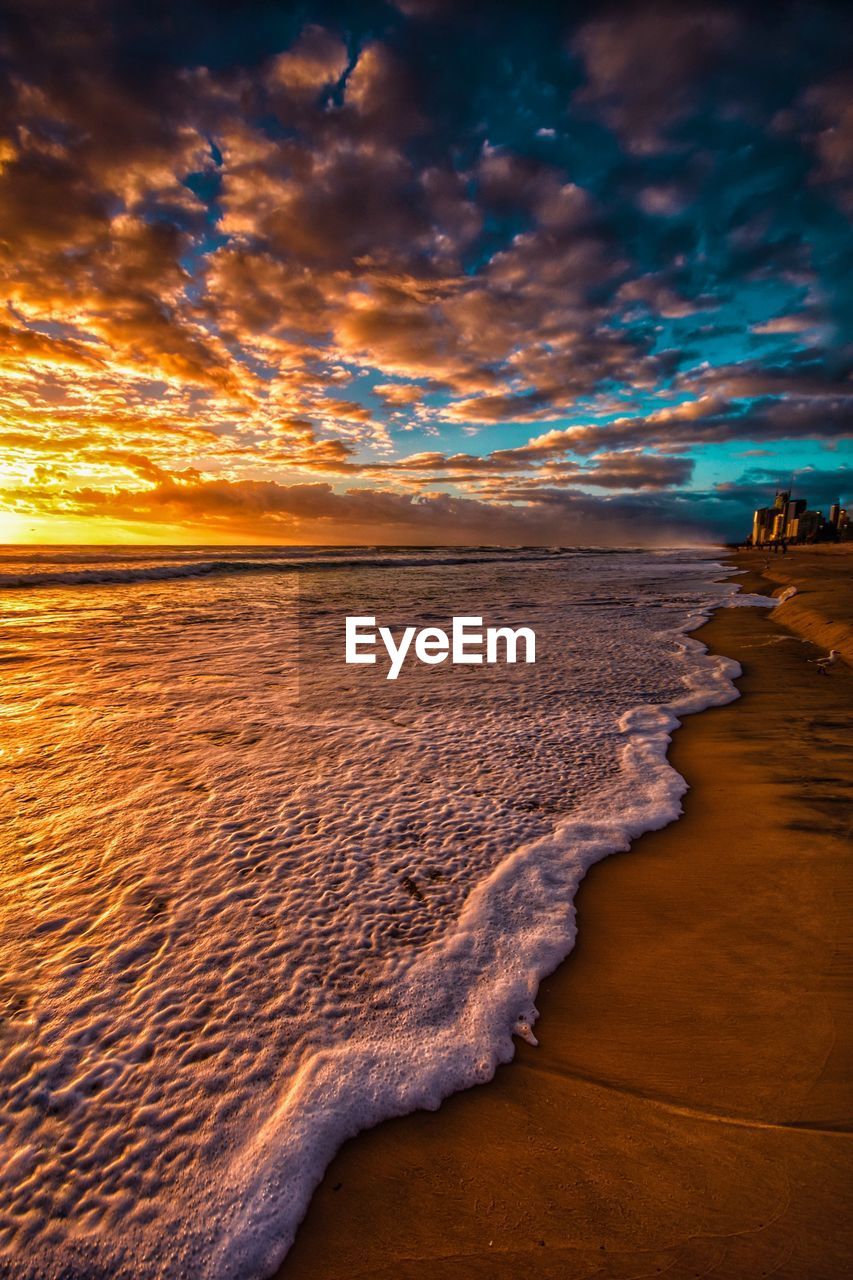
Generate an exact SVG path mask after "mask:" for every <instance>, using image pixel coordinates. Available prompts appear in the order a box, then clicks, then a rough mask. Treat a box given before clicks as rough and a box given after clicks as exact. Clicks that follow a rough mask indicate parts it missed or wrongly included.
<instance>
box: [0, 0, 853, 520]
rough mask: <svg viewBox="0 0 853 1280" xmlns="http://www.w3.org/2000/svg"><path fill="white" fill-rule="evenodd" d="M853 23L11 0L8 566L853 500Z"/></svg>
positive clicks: (2, 442)
mask: <svg viewBox="0 0 853 1280" xmlns="http://www.w3.org/2000/svg"><path fill="white" fill-rule="evenodd" d="M851 55H853V11H851V14H850V16H846V15H845V8H844V6H840V5H839V6H836V5H826V4H823V5H822V4H820V3H809V4H785V3H777V4H774V5H772V6H768V7H765V6H760V5H750V4H743V3H740V4H737V5H724V4H719V5H718V4H713V3H709V4H707V5H703V4H701V3H699V4H690V5H685V4H655V3H646V4H642V5H638V4H633V5H624V4H622V5H607V4H605V3H598V4H596V5H594V6H590V5H580V4H575V5H572V4H569V3H562V4H559V5H549V4H538V3H536V2H535V0H529V2H528V3H524V4H521V3H515V4H501V3H500V0H492V3H490V4H482V5H481V4H477V3H476V2H469V3H466V4H464V5H463V4H460V3H458V2H453V3H451V2H449V0H395V2H394V3H392V2H390V0H385V2H382V0H371V2H365V3H350V4H344V3H319V2H318V3H304V4H286V5H283V4H280V3H277V4H273V3H255V2H253V0H244V2H243V3H239V4H238V3H230V4H229V3H224V2H223V0H220V2H219V3H216V4H213V3H203V2H202V0H196V2H195V3H192V2H190V3H180V0H170V3H163V2H162V0H149V2H148V3H146V4H133V3H108V2H107V0H73V3H71V2H66V3H48V2H47V0H0V291H2V311H0V541H6V542H47V543H52V542H84V543H85V542H92V543H104V542H107V543H121V542H125V541H127V542H167V543H176V542H183V543H208V542H210V543H240V542H269V543H339V544H340V543H367V544H437V543H510V544H519V543H526V544H538V543H547V544H562V545H571V544H585V545H590V544H605V545H664V544H673V543H683V542H696V541H700V542H705V541H708V540H720V539H732V538H735V539H736V538H742V537H745V536H746V535H747V533H748V532H749V529H750V526H751V512H752V509H753V507H755V506H757V505H768V504H771V503H772V499H773V493H774V490H775V488H776V485H777V484H780V485H782V486H784V487H785V488H788V487H790V486H791V485H793V488H794V491H795V494H796V496H801V497H805V498H807V499H808V501H809V505H810V506H819V507H820V506H822V507H824V508H826V507H827V506H828V505H829V503H831V502H835V501H838V500H839V499H840V500H841V501H842V502H847V501H851V500H853V486H851V481H850V474H851V469H850V459H851V450H850V433H851V426H853V381H852V380H851V370H853V288H851V283H852V282H851V274H852V273H851V264H853V238H851V233H850V217H851V213H853V75H851V70H850V68H851V67H853V56H851Z"/></svg>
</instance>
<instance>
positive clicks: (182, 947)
mask: <svg viewBox="0 0 853 1280" xmlns="http://www.w3.org/2000/svg"><path fill="white" fill-rule="evenodd" d="M736 590H737V588H736V585H735V584H734V582H733V581H732V579H731V577H730V576H729V574H728V570H726V569H724V568H723V567H722V566H721V565H720V564H719V562H718V560H717V559H715V556H714V553H713V552H712V551H697V550H688V551H667V550H662V551H655V552H641V551H631V552H612V551H609V552H608V551H595V550H583V549H571V548H568V549H567V548H553V549H544V550H543V549H530V548H528V549H516V550H507V549H502V550H495V549H488V548H479V549H469V550H454V549H450V550H449V549H447V548H441V549H424V550H413V549H412V548H401V549H388V548H374V549H360V550H347V549H340V548H324V549H311V548H256V547H248V548H247V547H238V548H218V547H217V548H210V547H206V548H151V547H145V548H139V549H133V550H131V549H128V548H121V549H119V548H74V547H66V548H56V547H51V548H40V549H27V548H16V547H7V548H2V549H0V688H2V702H0V714H2V725H3V731H2V737H0V746H2V754H0V821H2V832H3V839H2V852H0V856H2V865H3V889H4V892H3V896H2V902H1V903H0V937H2V949H3V970H2V977H0V1141H1V1142H2V1145H0V1267H2V1268H3V1274H5V1275H8V1276H12V1277H15V1278H16V1280H27V1278H30V1277H35V1276H44V1277H55V1278H56V1280H59V1277H62V1278H63V1280H83V1278H86V1280H90V1278H94V1277H98V1278H99V1280H100V1278H104V1280H106V1277H110V1280H116V1278H118V1277H125V1276H127V1277H133V1280H158V1278H159V1280H165V1278H166V1277H170V1278H171V1277H180V1276H185V1277H188V1278H191V1280H200V1278H201V1277H204V1278H205V1280H208V1278H209V1280H237V1278H238V1277H239V1278H240V1280H255V1278H257V1280H261V1278H262V1277H264V1276H268V1275H269V1274H271V1272H272V1271H273V1270H274V1269H275V1268H276V1266H277V1265H278V1264H279V1263H280V1261H281V1259H282V1257H283V1256H284V1255H285V1253H286V1250H287V1248H288V1247H289V1245H290V1243H291V1241H292V1239H293V1235H294V1232H295V1230H296V1228H297V1226H298V1224H299V1221H300V1219H301V1217H302V1215H303V1214H304V1211H305V1209H306V1206H307V1203H308V1200H309V1198H310V1196H311V1193H312V1190H313V1189H314V1187H315V1186H316V1184H317V1182H318V1181H319V1179H320V1177H321V1176H322V1173H323V1170H324V1168H325V1166H326V1165H327V1163H328V1162H329V1160H330V1159H331V1157H332V1155H333V1154H334V1152H335V1151H336V1149H337V1148H338V1147H339V1146H340V1145H341V1143H342V1142H343V1141H344V1140H345V1139H347V1138H348V1137H350V1136H351V1135H353V1134H355V1133H356V1132H357V1131H359V1130H361V1129H363V1128H366V1127H368V1126H370V1125H373V1124H376V1123H377V1122H378V1121H380V1120H382V1119H384V1118H386V1117H389V1116H392V1115H397V1114H401V1113H404V1112H407V1111H412V1110H414V1109H417V1108H435V1107H437V1106H438V1105H439V1103H440V1102H441V1101H442V1099H443V1098H445V1097H447V1096H448V1095H449V1094H450V1093H452V1092H454V1091H456V1090H459V1089H463V1088H466V1087H469V1086H471V1085H474V1084H476V1083H480V1082H484V1081H487V1080H488V1079H489V1078H490V1077H491V1076H492V1075H493V1073H494V1071H495V1068H496V1066H497V1065H498V1064H499V1063H502V1062H506V1061H508V1060H509V1059H510V1058H511V1057H512V1054H513V1047H514V1036H523V1037H525V1038H527V1039H529V1040H533V1039H535V1034H534V1024H535V1021H536V1016H537V1015H536V1009H535V997H536V990H537V986H538V983H539V981H540V979H541V978H542V977H543V976H544V975H546V974H547V973H549V972H551V971H552V970H553V969H554V968H555V967H556V965H557V964H558V963H559V962H560V961H561V960H562V959H564V957H565V956H566V955H567V954H568V953H569V952H570V950H571V948H572V945H573V942H574V937H575V918H574V911H573V906H572V903H573V897H574V894H575V891H576V888H577V885H578V882H579V880H580V879H581V877H582V876H583V873H584V871H585V869H586V868H587V867H588V866H589V865H590V864H591V863H592V862H594V861H595V860H597V859H599V858H601V857H604V856H605V855H607V854H609V853H613V852H616V851H621V850H625V849H627V848H628V845H629V843H630V841H631V840H632V839H633V838H634V837H636V836H638V835H639V834H640V833H641V832H643V831H646V830H649V829H653V828H657V827H661V826H663V825H665V824H666V823H668V822H670V821H672V820H673V819H674V818H676V817H677V815H678V813H679V810H680V799H681V796H682V794H683V792H684V790H685V783H684V781H683V780H682V778H681V777H680V776H679V775H678V774H677V773H676V772H675V771H674V770H673V769H672V768H671V767H670V766H669V765H668V764H667V761H666V748H667V745H668V742H669V736H670V734H671V732H672V730H673V729H674V728H675V727H676V725H677V723H678V719H679V717H681V716H682V715H684V714H686V713H688V712H693V711H698V710H701V709H702V708H703V707H706V706H709V705H712V704H715V703H723V702H726V701H728V700H730V699H732V698H734V697H736V696H737V695H736V691H735V688H734V685H733V684H732V679H733V677H735V676H736V675H737V674H738V668H737V665H736V664H735V663H733V662H731V661H729V660H727V659H725V658H721V657H712V656H709V655H708V654H706V653H705V651H704V649H703V647H702V646H701V645H700V644H699V643H698V642H696V641H695V640H693V639H691V638H690V637H689V635H688V634H687V633H688V632H689V631H690V630H691V629H695V628H696V627H697V626H698V625H699V624H700V622H701V621H702V620H703V619H704V618H706V617H707V616H708V615H709V612H710V611H711V610H712V609H713V608H714V607H715V606H717V605H720V604H722V603H726V602H727V601H730V600H731V598H732V596H733V594H734V593H735V591H736ZM470 614H476V615H482V616H483V618H484V620H485V621H486V622H490V623H491V622H494V623H496V624H508V623H512V624H513V625H515V626H519V625H522V624H526V625H529V626H531V627H534V628H535V630H536V635H537V661H536V664H535V665H526V664H519V665H516V666H514V667H509V666H504V665H501V664H498V665H495V666H486V665H483V666H465V667H452V666H450V665H449V664H443V665H437V666H430V667H426V666H421V665H409V666H406V667H404V669H403V670H402V671H401V674H400V677H399V679H398V680H397V681H394V682H390V681H388V680H386V679H385V678H384V671H383V670H382V669H381V668H380V667H379V666H378V665H377V667H375V668H368V667H347V666H345V665H343V663H342V660H341V659H342V653H343V620H344V617H345V616H346V615H376V617H377V619H378V621H379V622H385V621H387V622H388V624H389V625H392V626H394V627H402V626H403V625H404V624H407V623H411V624H414V625H417V626H436V625H438V626H440V625H446V624H447V623H448V622H449V620H450V618H451V617H452V616H454V615H470ZM614 945H616V946H618V939H615V940H614Z"/></svg>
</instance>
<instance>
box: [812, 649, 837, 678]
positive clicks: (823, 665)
mask: <svg viewBox="0 0 853 1280" xmlns="http://www.w3.org/2000/svg"><path fill="white" fill-rule="evenodd" d="M840 657H841V654H840V652H839V650H838V649H830V651H829V654H828V656H827V657H825V658H812V659H811V661H812V662H814V664H815V666H816V667H817V669H818V671H819V672H820V674H821V675H822V676H825V675H828V674H829V668H830V667H834V666H835V664H836V662H838V660H839V658H840Z"/></svg>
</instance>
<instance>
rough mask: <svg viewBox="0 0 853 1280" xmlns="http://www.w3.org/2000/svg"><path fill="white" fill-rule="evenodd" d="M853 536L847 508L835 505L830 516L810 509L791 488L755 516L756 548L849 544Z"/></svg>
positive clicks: (778, 491) (780, 491)
mask: <svg viewBox="0 0 853 1280" xmlns="http://www.w3.org/2000/svg"><path fill="white" fill-rule="evenodd" d="M851 534H853V527H851V524H850V519H849V515H848V512H847V508H846V507H844V506H842V505H841V503H840V502H833V503H831V504H830V507H829V514H828V516H824V513H823V511H821V510H820V509H817V508H810V507H809V503H808V499H807V498H794V497H792V495H791V490H790V489H777V490H776V493H775V494H774V497H773V505H772V507H758V508H757V509H756V510H755V511H754V512H753V516H752V533H751V541H752V545H753V546H761V545H762V544H763V543H766V542H781V541H785V542H795V543H802V542H836V541H847V539H848V538H849V537H850V536H851Z"/></svg>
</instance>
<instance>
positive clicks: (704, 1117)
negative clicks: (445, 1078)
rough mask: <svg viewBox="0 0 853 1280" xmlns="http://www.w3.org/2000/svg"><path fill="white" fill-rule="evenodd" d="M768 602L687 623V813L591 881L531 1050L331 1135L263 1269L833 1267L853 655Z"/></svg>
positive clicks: (813, 1270)
mask: <svg viewBox="0 0 853 1280" xmlns="http://www.w3.org/2000/svg"><path fill="white" fill-rule="evenodd" d="M846 550H847V549H845V551H846ZM759 557H760V558H759ZM740 559H741V563H743V564H747V565H749V566H750V568H755V567H760V566H761V564H763V561H764V559H765V557H764V556H763V555H762V554H761V553H759V552H753V553H749V554H747V555H745V556H742V557H741V558H740ZM797 559H799V560H800V563H801V568H800V570H799V580H800V582H801V583H802V586H803V595H802V599H801V601H800V603H801V605H802V604H803V603H804V602H805V601H806V600H807V597H810V600H809V613H810V618H813V615H815V614H819V615H820V616H821V617H822V618H823V622H824V623H825V624H827V625H830V626H833V627H834V626H836V620H839V619H840V620H841V621H842V622H844V621H845V619H846V620H847V625H849V611H850V601H849V595H848V599H847V603H846V604H844V606H843V607H842V602H841V597H840V594H839V593H840V591H841V590H842V583H841V576H840V575H839V576H838V580H836V568H837V566H838V565H841V566H843V565H844V564H845V563H846V564H847V565H848V566H849V565H851V563H853V560H851V558H849V557H848V556H846V555H841V554H840V555H838V556H834V557H823V556H818V555H815V554H813V555H811V556H809V554H808V553H807V552H805V551H804V552H802V553H793V554H791V555H789V556H788V557H786V558H785V564H784V566H779V569H778V572H782V569H784V572H785V573H786V574H787V575H789V580H793V581H795V582H796V581H797V580H798V571H797V567H796V562H797ZM824 561H826V563H827V565H832V566H833V568H832V571H831V572H830V573H828V574H827V573H826V572H825V571H824V570H822V569H821V568H820V564H822V563H823V562H824ZM843 572H844V570H843V567H842V570H841V573H842V574H843ZM830 578H831V579H832V580H833V581H832V583H831V584H829V580H830ZM744 585H745V588H746V589H748V590H759V589H762V587H763V588H764V589H765V590H766V589H767V584H766V581H765V582H763V583H761V582H759V581H758V580H757V579H756V578H755V577H754V576H753V575H752V574H750V576H749V577H748V578H746V579H744ZM848 593H849V587H848ZM818 606H820V607H818ZM783 608H784V606H783ZM790 612H791V611H790V610H789V613H790ZM783 617H784V614H783V613H782V611H781V610H780V612H779V613H778V614H777V615H776V616H775V617H774V616H772V615H770V614H769V613H768V612H767V611H764V610H756V609H727V610H720V611H719V612H718V613H717V615H716V616H715V618H714V619H713V620H712V621H711V623H710V624H708V625H707V626H706V627H704V628H703V629H702V631H701V632H700V633H699V637H700V638H701V639H702V640H703V641H704V642H705V643H706V644H707V645H709V647H710V648H711V649H712V650H714V651H719V652H722V653H725V654H728V655H731V656H733V657H735V658H737V659H738V660H739V661H740V662H741V663H742V665H743V667H744V675H743V678H742V679H741V681H740V682H739V686H740V689H741V692H742V694H743V695H744V696H743V698H742V699H741V700H740V701H738V702H735V703H732V704H731V705H729V706H727V707H723V708H716V709H713V710H710V711H707V712H704V713H702V714H701V715H699V716H694V717H692V718H689V719H688V720H687V721H686V722H685V725H684V727H683V728H682V729H681V730H679V731H678V733H677V734H676V735H675V739H674V742H673V747H672V750H671V754H670V758H671V760H672V762H673V764H674V765H675V767H676V768H677V769H678V770H679V771H680V772H681V773H683V774H684V776H685V777H686V778H687V779H688V781H689V783H690V787H691V789H690V791H689V793H688V795H687V797H686V800H685V814H684V817H683V818H682V819H681V820H680V821H679V822H677V823H675V824H673V825H672V826H670V827H668V828H667V829H666V830H664V831H660V832H654V833H651V834H649V835H647V836H644V837H643V838H642V839H641V840H639V841H637V842H636V844H635V845H634V847H633V848H632V850H631V851H630V853H628V854H625V855H618V856H614V857H611V858H609V859H607V860H605V861H604V862H602V863H599V864H598V865H597V866H595V867H593V868H592V870H591V871H590V873H589V874H588V875H587V877H586V880H585V881H584V884H583V886H582V888H581V891H580V893H579V895H578V899H577V910H578V918H579V940H578V943H577V946H576V948H575V950H574V952H573V953H572V955H571V957H570V958H569V960H568V961H567V962H566V963H565V964H563V965H562V966H561V967H560V968H559V969H558V970H557V972H556V973H555V974H554V975H553V976H552V977H551V978H550V979H547V980H546V981H545V982H544V983H543V985H542V988H541V990H540V994H539V1001H538V1006H539V1009H540V1012H541V1018H540V1021H539V1023H538V1024H537V1028H536V1030H537V1035H538V1036H539V1038H540V1046H539V1048H531V1047H529V1046H528V1045H526V1044H523V1043H521V1044H519V1048H518V1052H517V1055H516V1058H515V1061H514V1062H513V1063H511V1064H510V1065H509V1066H507V1067H503V1068H501V1069H500V1070H499V1071H498V1073H497V1076H496V1078H495V1080H494V1081H493V1082H492V1083H491V1084H489V1085H487V1086H484V1087H483V1088H480V1089H475V1090H471V1091H469V1092H467V1093H463V1094H459V1095H457V1096H455V1097H453V1098H450V1099H449V1100H448V1101H447V1102H445V1103H444V1104H443V1106H442V1107H441V1109H440V1110H439V1111H438V1112H437V1113H425V1112H421V1113H418V1114H416V1115H412V1116H408V1117H405V1118H403V1119H401V1120H395V1121H390V1122H388V1123H386V1124H384V1125H381V1126H379V1127H378V1128H377V1129H375V1130H373V1131H371V1132H369V1133H365V1134H361V1135H360V1136H359V1137H357V1138H355V1139H354V1140H353V1141H352V1142H350V1143H348V1144H347V1145H346V1146H345V1147H344V1148H343V1149H342V1151H341V1152H340V1153H339V1154H338V1156H337V1157H336V1159H335V1160H334V1162H333V1164H332V1165H331V1167H330V1168H329V1170H328V1172H327V1175H326V1177H325V1179H324V1181H323V1183H322V1185H321V1187H320V1188H319V1189H318V1191H317V1193H316V1195H315V1197H314V1200H313V1202H312V1204H311V1207H310V1209H309V1212H308V1215H307V1218H306V1220H305V1222H304V1223H303V1225H302V1227H301V1229H300V1232H299V1235H298V1237H297V1240H296V1243H295V1245H294V1247H293V1249H292V1251H291V1253H290V1256H289V1257H288V1259H287V1260H286V1262H285V1264H284V1266H283V1267H282V1268H281V1270H280V1272H279V1280H356V1278H357V1277H359V1278H366V1277H371V1278H374V1277H375V1278H377V1280H380V1278H387V1280H391V1278H392V1277H393V1278H394V1280H407V1278H408V1277H411V1278H412V1280H426V1278H429V1280H462V1278H467V1277H475V1278H476V1280H480V1278H482V1280H486V1278H487V1277H488V1278H489V1280H493V1278H495V1277H497V1278H502V1277H510V1276H516V1275H518V1274H528V1275H533V1276H536V1277H543V1278H549V1280H550V1278H553V1280H558V1278H559V1280H580V1277H596V1278H598V1280H607V1278H613V1280H615V1278H617V1277H618V1278H620V1280H627V1278H628V1277H640V1276H653V1275H659V1274H663V1273H665V1274H666V1275H667V1277H669V1278H670V1280H681V1277H685V1278H686V1277H695V1276H709V1275H712V1276H717V1277H723V1278H725V1280H741V1278H743V1280H747V1278H748V1280H753V1278H754V1277H759V1276H767V1275H771V1274H772V1275H774V1276H777V1277H788V1278H790V1280H835V1278H836V1277H838V1278H839V1280H840V1278H841V1277H843V1276H847V1275H849V1274H850V1272H851V1268H853V1226H851V1223H850V1215H849V1213H848V1212H847V1206H848V1203H849V1201H848V1196H849V1192H850V1188H851V1186H853V1133H852V1132H851V1124H853V1120H851V1117H853V1090H851V1064H853V1043H851V1041H853V1034H851V1033H852V1032H853V995H851V991H853V982H851V979H853V945H851V942H850V940H849V938H850V930H849V919H850V911H851V905H853V872H851V866H850V858H849V841H850V836H851V810H850V788H851V782H853V765H851V760H850V752H849V745H850V742H849V739H850V730H849V712H850V707H851V701H853V671H851V670H850V669H849V668H848V667H847V666H843V667H842V666H838V667H835V668H833V670H832V672H831V673H830V674H829V676H826V677H824V676H821V675H820V674H819V673H818V671H817V669H816V668H815V667H814V666H813V665H811V664H810V663H809V661H808V660H809V659H810V658H815V657H817V656H820V654H821V653H822V652H823V650H821V649H818V648H816V647H815V646H814V645H813V644H811V643H810V642H808V641H805V640H803V639H801V638H797V637H794V636H793V635H792V634H791V633H790V632H788V631H787V630H786V629H785V628H784V627H783V626H781V625H780V624H781V621H782V619H783ZM798 619H800V615H799V614H797V613H795V614H794V616H793V617H792V618H791V622H792V624H794V623H795V622H796V621H797V620H798ZM800 620H801V619H800ZM807 621H808V625H809V626H811V625H812V621H809V620H807ZM813 638H814V636H813ZM819 638H821V639H822V638H824V633H821V635H820V637H819ZM845 749H846V750H847V753H848V754H847V756H846V758H845V754H844V751H845Z"/></svg>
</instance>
